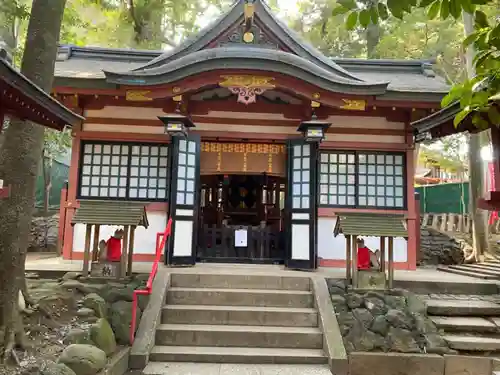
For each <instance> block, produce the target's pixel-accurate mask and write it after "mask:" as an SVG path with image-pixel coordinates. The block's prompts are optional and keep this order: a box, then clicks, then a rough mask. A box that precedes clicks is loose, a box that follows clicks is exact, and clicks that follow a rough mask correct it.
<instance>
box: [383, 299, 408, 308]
mask: <svg viewBox="0 0 500 375" xmlns="http://www.w3.org/2000/svg"><path fill="white" fill-rule="evenodd" d="M385 303H386V304H387V306H388V307H389V308H391V309H396V310H404V309H405V308H406V298H405V297H403V296H385Z"/></svg>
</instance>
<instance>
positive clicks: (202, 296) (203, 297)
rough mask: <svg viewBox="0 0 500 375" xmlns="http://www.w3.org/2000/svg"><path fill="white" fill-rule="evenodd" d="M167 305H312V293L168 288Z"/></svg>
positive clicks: (299, 291)
mask: <svg viewBox="0 0 500 375" xmlns="http://www.w3.org/2000/svg"><path fill="white" fill-rule="evenodd" d="M166 302H167V304H169V305H217V306H263V307H313V294H312V293H311V292H309V291H301V290H265V289H209V288H169V290H168V292H167V301H166Z"/></svg>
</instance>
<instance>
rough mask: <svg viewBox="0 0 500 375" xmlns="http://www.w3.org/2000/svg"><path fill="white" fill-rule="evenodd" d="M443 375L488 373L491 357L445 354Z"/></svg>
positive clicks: (484, 374) (486, 374)
mask: <svg viewBox="0 0 500 375" xmlns="http://www.w3.org/2000/svg"><path fill="white" fill-rule="evenodd" d="M444 360H445V372H444V373H445V375H490V374H491V371H492V359H491V358H488V357H469V356H461V355H445V356H444Z"/></svg>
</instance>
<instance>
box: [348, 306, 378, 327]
mask: <svg viewBox="0 0 500 375" xmlns="http://www.w3.org/2000/svg"><path fill="white" fill-rule="evenodd" d="M352 315H353V316H354V317H355V318H356V319H357V320H358V322H360V323H361V325H362V326H363V327H365V328H366V329H368V328H370V326H371V325H372V322H373V315H372V313H371V312H369V311H368V310H367V309H354V310H353V311H352Z"/></svg>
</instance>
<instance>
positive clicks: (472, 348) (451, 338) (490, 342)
mask: <svg viewBox="0 0 500 375" xmlns="http://www.w3.org/2000/svg"><path fill="white" fill-rule="evenodd" d="M444 339H445V340H446V341H447V342H448V345H449V346H450V348H452V349H455V350H460V351H464V352H498V351H500V337H486V336H465V335H446V336H444Z"/></svg>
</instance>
